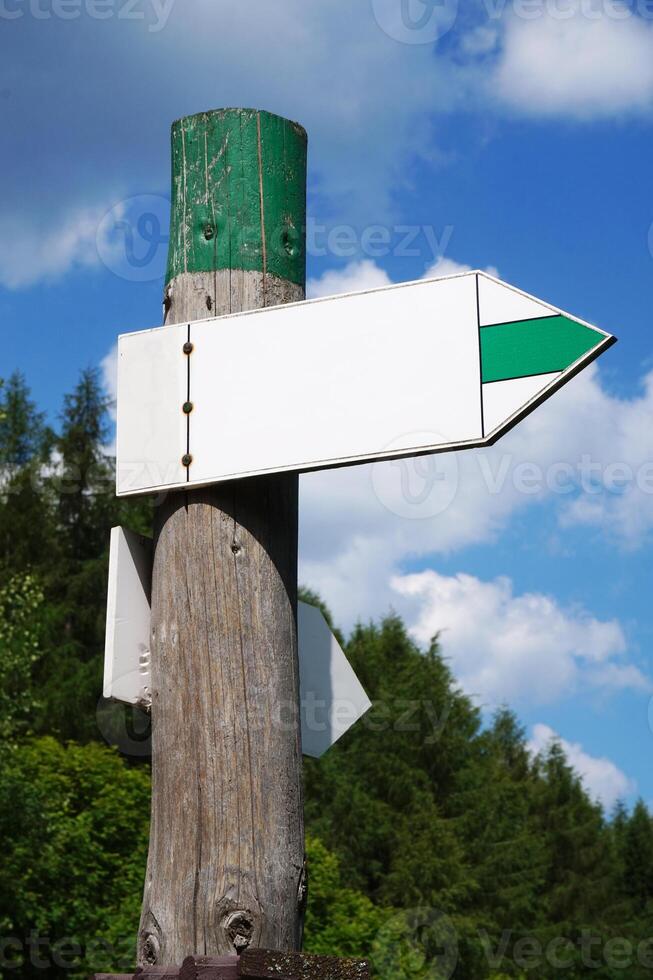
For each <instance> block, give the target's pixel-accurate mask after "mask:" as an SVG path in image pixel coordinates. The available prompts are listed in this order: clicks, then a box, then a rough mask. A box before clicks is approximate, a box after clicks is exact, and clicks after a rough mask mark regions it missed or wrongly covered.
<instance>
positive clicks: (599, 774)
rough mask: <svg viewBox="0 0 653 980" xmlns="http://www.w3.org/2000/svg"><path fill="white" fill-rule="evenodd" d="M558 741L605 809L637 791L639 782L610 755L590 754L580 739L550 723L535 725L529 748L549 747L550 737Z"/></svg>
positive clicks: (592, 793)
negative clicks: (567, 736)
mask: <svg viewBox="0 0 653 980" xmlns="http://www.w3.org/2000/svg"><path fill="white" fill-rule="evenodd" d="M553 740H555V741H557V742H559V743H560V745H561V746H562V748H563V749H564V752H565V755H566V756H567V759H568V760H569V763H570V765H571V766H572V767H573V769H575V771H576V772H577V773H578V775H579V776H581V778H582V780H583V783H584V784H585V788H586V789H587V790H588V792H589V793H590V795H591V796H592V797H593V798H594V799H596V800H599V801H600V802H601V803H602V804H603V806H604V807H605V808H606V810H610V809H611V807H613V806H614V804H615V803H616V802H617V800H620V799H625V798H627V797H628V796H630V795H632V794H633V793H635V792H636V791H637V784H636V783H635V781H634V780H633V779H630V778H629V777H628V776H627V775H626V774H625V773H624V772H622V770H621V769H619V767H618V766H616V765H615V764H614V762H612V761H611V760H610V759H606V758H605V757H597V756H593V755H588V753H587V752H585V751H584V750H583V747H582V745H580V744H579V743H578V742H567V741H566V740H565V739H564V738H561V737H560V736H559V735H558V734H557V733H556V732H555V731H554V730H553V729H552V728H549V726H548V725H542V724H539V725H534V726H533V737H532V738H531V740H530V742H529V749H530V751H531V752H532V753H533V755H537V754H539V753H540V752H542V751H543V750H545V749H546V748H547V746H548V745H549V744H550V743H551V741H553Z"/></svg>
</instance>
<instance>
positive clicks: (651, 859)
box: [621, 800, 653, 911]
mask: <svg viewBox="0 0 653 980" xmlns="http://www.w3.org/2000/svg"><path fill="white" fill-rule="evenodd" d="M621 844H622V851H621V854H622V859H623V868H624V887H625V890H626V894H627V895H629V896H630V898H632V899H633V900H634V902H635V903H636V904H637V905H638V906H639V908H640V909H641V910H642V911H643V910H644V909H645V908H646V906H647V903H649V902H651V901H652V900H653V819H652V818H651V814H650V813H649V812H648V810H647V808H646V806H645V805H644V803H643V802H642V800H638V801H637V803H636V804H635V807H634V809H633V812H632V815H631V817H630V819H629V820H628V821H627V822H626V823H625V827H624V829H623V834H622V840H621Z"/></svg>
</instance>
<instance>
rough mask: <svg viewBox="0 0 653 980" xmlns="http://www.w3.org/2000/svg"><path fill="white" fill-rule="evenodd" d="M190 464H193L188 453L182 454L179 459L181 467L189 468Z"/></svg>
mask: <svg viewBox="0 0 653 980" xmlns="http://www.w3.org/2000/svg"><path fill="white" fill-rule="evenodd" d="M192 462H193V457H192V456H191V454H190V453H184V455H183V456H182V457H181V465H182V466H190V464H191V463H192Z"/></svg>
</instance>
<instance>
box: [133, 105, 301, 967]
mask: <svg viewBox="0 0 653 980" xmlns="http://www.w3.org/2000/svg"><path fill="white" fill-rule="evenodd" d="M305 207H306V133H305V132H304V130H303V129H302V128H301V127H300V126H298V125H296V124H295V123H292V122H288V121H287V120H285V119H281V118H279V117H278V116H273V115H270V114H268V113H264V112H255V111H248V110H225V111H218V112H209V113H204V114H201V115H196V116H191V117H189V118H185V119H181V120H179V121H178V122H176V123H175V124H174V125H173V129H172V220H171V234H170V250H169V261H168V275H167V279H168V282H167V286H166V291H165V322H166V323H178V322H180V321H187V320H192V319H197V318H199V317H206V316H210V315H216V314H226V313H237V312H240V311H242V310H250V309H256V308H259V307H265V306H272V305H276V304H279V303H286V302H290V301H297V300H300V299H302V298H303V296H304V283H305V252H304V237H303V235H304V231H303V229H304V227H305V223H306V213H305ZM186 343H187V342H186ZM186 343H185V342H184V341H183V340H182V342H181V343H180V345H179V348H178V350H177V351H176V356H177V359H178V362H179V364H181V365H182V366H183V369H184V370H188V371H190V366H191V361H192V358H193V356H194V353H193V351H192V349H191V348H190V347H188V346H186ZM251 357H252V358H255V357H256V351H254V350H252V351H251ZM230 370H231V372H232V374H233V377H234V378H238V379H239V386H238V389H239V394H238V397H239V398H240V399H241V400H242V403H243V405H246V404H247V401H248V398H249V397H250V394H251V393H250V385H249V365H248V363H247V361H246V360H243V361H241V362H240V363H232V364H231V368H230ZM143 385H144V389H145V388H147V385H148V381H147V378H146V377H144V378H143ZM150 395H151V396H152V397H154V396H155V395H156V392H155V391H150ZM186 400H187V399H186V398H182V399H180V400H179V401H178V404H177V405H176V411H177V413H178V415H179V418H180V419H181V420H185V415H184V412H183V407H184V403H185V401H186ZM134 421H135V424H136V423H137V420H134ZM297 496H298V477H297V474H296V473H284V474H279V475H274V476H263V477H261V478H260V479H257V480H248V481H240V482H233V483H225V484H221V485H220V486H211V487H206V488H205V489H202V490H194V491H192V492H182V493H171V494H169V495H168V497H167V499H166V500H165V502H164V503H163V504H162V505H161V506H160V507H159V508H158V512H157V519H156V528H155V540H154V559H153V571H152V824H151V831H150V850H149V859H148V865H147V875H146V881H145V893H144V898H143V909H142V917H141V925H140V931H139V937H138V961H139V963H140V964H141V965H142V966H145V965H155V964H181V963H182V961H183V960H184V959H185V957H186V956H188V955H190V954H193V953H196V954H203V955H209V956H220V955H226V954H234V955H235V954H237V953H241V952H242V951H243V950H244V949H246V948H247V947H248V946H267V947H272V948H277V949H285V950H296V949H299V946H300V942H301V935H302V920H303V914H304V906H305V901H306V878H305V870H304V819H303V801H302V772H301V766H302V753H301V744H300V734H299V714H298V710H297V704H298V698H299V677H298V665H297V629H296V606H297ZM279 704H283V705H286V706H287V714H286V719H285V721H286V724H284V725H283V726H279V725H275V724H273V721H272V719H273V718H274V717H275V716H276V708H277V705H279ZM293 707H294V715H293ZM250 712H251V713H252V714H254V713H256V714H257V716H258V717H259V718H261V717H262V718H263V719H264V720H265V718H266V717H268V718H269V724H267V725H266V724H263V725H259V730H258V731H257V734H256V737H255V738H253V737H252V738H250V735H249V731H248V715H249V714H250Z"/></svg>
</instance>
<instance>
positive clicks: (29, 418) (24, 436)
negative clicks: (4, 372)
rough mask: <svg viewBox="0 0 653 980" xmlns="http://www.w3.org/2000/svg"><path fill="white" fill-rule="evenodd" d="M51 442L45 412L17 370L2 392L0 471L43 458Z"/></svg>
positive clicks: (13, 468) (0, 404)
mask: <svg viewBox="0 0 653 980" xmlns="http://www.w3.org/2000/svg"><path fill="white" fill-rule="evenodd" d="M51 444H52V432H51V431H50V429H49V428H48V427H47V426H46V424H45V413H44V412H39V411H37V409H36V405H35V403H34V402H33V401H32V399H31V398H30V391H29V388H28V387H27V383H26V381H25V377H24V375H23V374H21V373H20V371H15V372H14V373H13V374H12V375H11V376H10V377H9V379H8V381H7V382H6V383H5V384H3V385H2V390H1V393H0V472H3V471H5V472H6V470H7V469H9V470H10V471H11V472H13V471H15V469H16V468H18V467H23V466H26V465H27V464H28V463H30V462H31V461H32V460H34V459H40V460H41V461H43V459H44V457H45V455H46V454H47V451H48V450H49V448H50V446H51Z"/></svg>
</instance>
